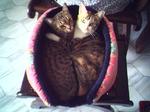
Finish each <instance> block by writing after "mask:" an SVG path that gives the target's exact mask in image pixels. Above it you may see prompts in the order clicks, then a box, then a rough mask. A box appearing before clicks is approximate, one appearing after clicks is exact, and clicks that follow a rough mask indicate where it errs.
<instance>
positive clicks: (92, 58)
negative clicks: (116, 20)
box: [73, 4, 104, 96]
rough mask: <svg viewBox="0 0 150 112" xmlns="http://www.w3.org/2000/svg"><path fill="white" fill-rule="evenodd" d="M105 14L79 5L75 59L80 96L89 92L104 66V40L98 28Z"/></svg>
mask: <svg viewBox="0 0 150 112" xmlns="http://www.w3.org/2000/svg"><path fill="white" fill-rule="evenodd" d="M103 16H104V11H100V12H97V13H95V14H93V13H91V12H90V11H88V10H87V9H86V7H85V6H84V5H83V4H81V5H80V6H79V13H78V19H77V23H76V27H75V33H74V38H75V39H78V42H77V44H76V45H75V49H78V50H77V51H76V50H75V51H74V54H73V60H74V63H75V65H76V66H75V67H76V71H77V77H78V81H79V92H78V94H79V95H80V96H82V95H84V94H86V93H87V92H88V90H89V89H90V88H91V86H92V85H93V84H94V82H95V81H96V79H97V78H98V74H99V72H100V69H101V67H102V62H103V56H104V42H103V41H101V40H100V39H99V38H98V36H97V32H96V29H97V28H98V26H99V23H100V20H101V19H102V17H103ZM93 36H94V39H93ZM91 37H92V38H91Z"/></svg>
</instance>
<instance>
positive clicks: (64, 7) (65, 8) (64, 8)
mask: <svg viewBox="0 0 150 112" xmlns="http://www.w3.org/2000/svg"><path fill="white" fill-rule="evenodd" d="M62 10H63V11H68V7H67V4H66V3H64V5H63V8H62Z"/></svg>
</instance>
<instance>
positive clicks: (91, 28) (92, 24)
mask: <svg viewBox="0 0 150 112" xmlns="http://www.w3.org/2000/svg"><path fill="white" fill-rule="evenodd" d="M104 14H105V12H104V11H99V12H97V13H96V14H93V13H91V12H90V11H87V9H86V7H85V6H84V4H80V6H79V13H78V19H77V23H76V27H75V33H74V38H83V37H86V36H89V35H93V33H94V32H95V31H96V29H97V27H98V25H99V23H100V20H101V19H102V17H103V16H104Z"/></svg>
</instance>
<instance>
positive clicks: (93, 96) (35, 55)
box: [26, 6, 118, 106]
mask: <svg viewBox="0 0 150 112" xmlns="http://www.w3.org/2000/svg"><path fill="white" fill-rule="evenodd" d="M68 8H69V11H70V13H71V14H72V16H73V18H74V19H76V17H77V16H76V15H77V13H78V8H79V7H78V6H68ZM61 9H62V8H61V7H58V8H53V9H49V10H48V11H46V12H45V13H44V14H43V15H42V16H41V17H40V18H39V19H38V21H37V23H36V25H35V28H34V30H33V33H32V35H31V39H30V43H29V47H28V58H29V59H28V60H29V62H28V67H27V70H26V71H27V78H28V81H29V83H30V85H31V86H32V88H33V89H34V91H35V92H36V93H37V94H38V96H39V97H40V98H41V100H42V101H43V102H44V103H45V105H47V106H50V105H65V106H77V105H81V104H92V103H93V102H97V101H98V100H99V99H100V98H101V96H102V95H104V94H105V93H106V92H107V91H108V90H109V89H110V88H111V87H112V85H113V84H114V81H115V79H116V75H117V68H118V48H117V42H116V37H115V33H114V30H113V25H112V23H111V22H110V21H109V20H108V19H107V18H106V17H104V18H103V20H102V21H101V22H100V27H99V28H98V30H99V31H100V32H101V33H100V34H99V35H100V36H102V37H103V38H104V42H105V52H104V57H103V63H102V67H101V71H100V73H99V74H98V78H97V80H96V81H95V83H94V84H93V86H92V87H91V88H90V90H89V91H88V92H87V94H86V95H84V96H76V97H74V98H73V99H72V100H69V101H68V102H61V101H60V100H59V99H58V98H57V96H56V93H55V92H54V91H53V89H52V88H53V87H51V85H50V84H49V80H47V74H46V72H45V66H46V65H44V64H43V59H45V58H46V56H45V55H43V52H44V49H45V48H44V46H45V38H46V37H45V34H46V33H47V31H48V30H47V29H48V27H47V23H46V22H45V21H44V19H45V18H46V17H53V16H54V15H55V14H56V13H58V12H59V11H61ZM87 9H88V10H90V11H93V12H96V11H95V10H93V9H91V8H90V7H87ZM50 66H53V65H50Z"/></svg>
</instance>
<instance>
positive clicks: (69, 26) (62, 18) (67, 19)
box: [46, 4, 74, 33]
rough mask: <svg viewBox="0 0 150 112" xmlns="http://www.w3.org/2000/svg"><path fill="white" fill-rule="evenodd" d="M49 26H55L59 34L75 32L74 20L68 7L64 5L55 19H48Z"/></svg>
mask: <svg viewBox="0 0 150 112" xmlns="http://www.w3.org/2000/svg"><path fill="white" fill-rule="evenodd" d="M46 21H47V22H48V24H49V25H51V26H53V27H54V28H55V29H56V30H57V31H58V32H59V31H60V32H66V33H70V32H72V31H73V23H74V21H73V19H72V16H71V14H70V13H69V10H68V7H67V5H66V4H64V6H63V8H62V11H60V12H59V13H57V14H56V15H55V16H54V17H53V18H48V19H46Z"/></svg>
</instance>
